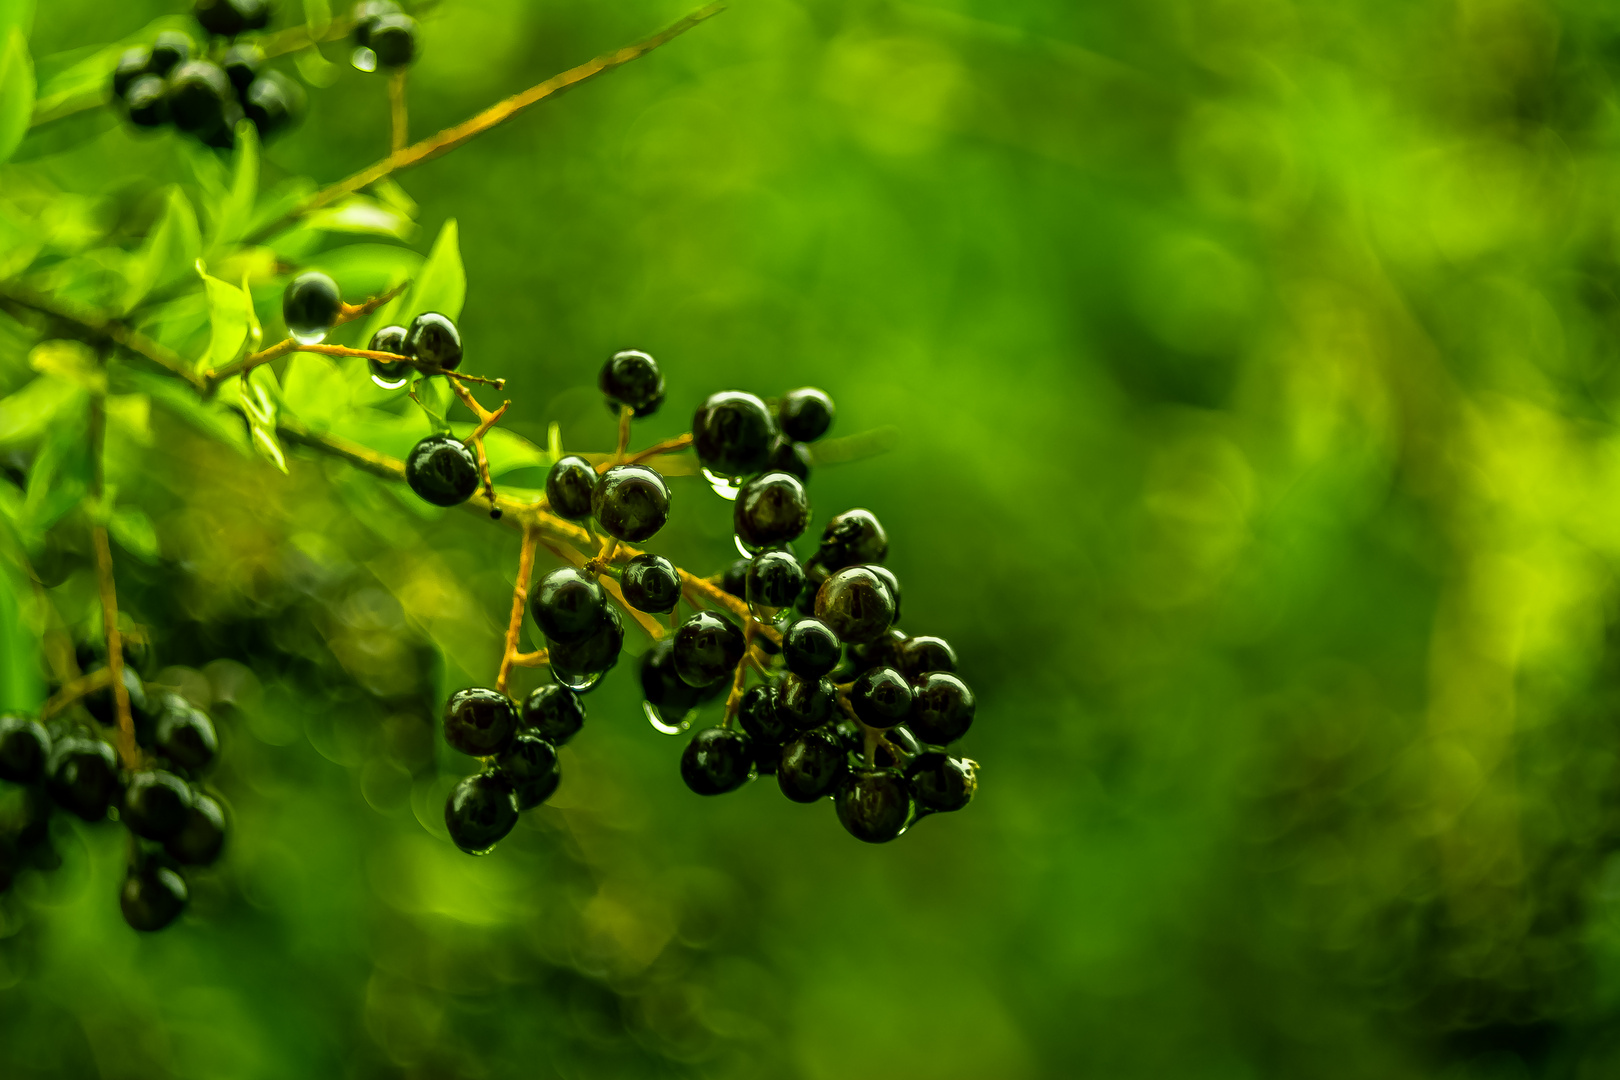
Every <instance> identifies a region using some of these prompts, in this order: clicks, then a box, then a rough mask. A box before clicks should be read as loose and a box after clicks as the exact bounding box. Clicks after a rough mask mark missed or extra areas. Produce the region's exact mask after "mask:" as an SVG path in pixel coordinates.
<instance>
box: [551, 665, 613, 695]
mask: <svg viewBox="0 0 1620 1080" xmlns="http://www.w3.org/2000/svg"><path fill="white" fill-rule="evenodd" d="M605 674H607V673H606V672H603V671H595V672H591V673H590V674H587V675H570V674H567V673H565V672H562V671H558V670H557V669H556V668H552V669H551V678H552V681H553V682H556V683H559V684H561V685H563V686H566V687H568V689H570V690H572V691H573V692H574V693H576V694H583V693H584V692H585V691H587V690H589V689H590V688H591V687H593V686H595V685H596V684H597V683H599V682H601V681H602V676H603V675H605Z"/></svg>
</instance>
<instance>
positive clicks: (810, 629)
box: [782, 619, 842, 679]
mask: <svg viewBox="0 0 1620 1080" xmlns="http://www.w3.org/2000/svg"><path fill="white" fill-rule="evenodd" d="M841 649H842V642H840V641H839V640H838V635H837V634H835V633H833V632H832V628H831V627H830V626H828V625H827V624H826V623H824V622H822V621H821V620H820V619H800V620H798V621H797V622H795V623H794V624H793V625H792V626H790V627H788V630H787V633H785V634H783V635H782V659H783V660H784V661H786V662H787V666H788V670H789V671H791V672H793V673H794V674H796V675H803V676H804V677H805V678H809V679H818V678H820V677H821V676H823V675H825V674H827V673H828V672H830V671H831V670H832V669H833V668H835V667H837V666H838V658H839V656H840V653H841Z"/></svg>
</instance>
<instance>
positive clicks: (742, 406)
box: [692, 390, 776, 477]
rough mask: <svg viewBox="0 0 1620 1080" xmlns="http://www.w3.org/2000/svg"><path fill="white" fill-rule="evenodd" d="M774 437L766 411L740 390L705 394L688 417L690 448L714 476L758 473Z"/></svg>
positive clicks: (768, 453)
mask: <svg viewBox="0 0 1620 1080" xmlns="http://www.w3.org/2000/svg"><path fill="white" fill-rule="evenodd" d="M775 438H776V425H775V423H774V422H773V421H772V420H771V414H770V410H768V409H767V408H766V407H765V403H764V402H763V401H761V400H760V399H759V398H757V397H755V396H754V395H753V394H749V393H744V392H743V391H741V390H726V391H723V392H721V393H718V394H711V395H709V398H708V399H707V400H706V401H704V403H703V404H702V405H701V406H699V407H698V410H697V413H696V414H695V415H694V416H693V417H692V447H693V449H694V450H696V451H697V456H698V461H699V462H700V463H701V464H702V465H703V467H704V468H705V469H708V470H709V471H710V472H712V473H714V474H715V475H716V476H728V477H737V476H749V475H751V474H753V473H757V472H759V471H760V469H761V468H763V467H764V465H765V460H766V459H767V458H768V457H769V456H770V453H771V443H772V442H773V441H774V440H775Z"/></svg>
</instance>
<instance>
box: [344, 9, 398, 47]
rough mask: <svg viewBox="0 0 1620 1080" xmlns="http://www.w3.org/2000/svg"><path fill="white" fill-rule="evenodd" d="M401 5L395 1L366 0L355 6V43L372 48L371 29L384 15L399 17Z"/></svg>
mask: <svg viewBox="0 0 1620 1080" xmlns="http://www.w3.org/2000/svg"><path fill="white" fill-rule="evenodd" d="M398 14H399V5H398V4H396V3H394V2H393V0H364V2H363V3H359V4H356V5H355V6H354V43H355V44H356V45H359V46H362V47H364V48H370V47H371V28H372V26H374V25H375V24H376V22H377V20H378V19H380V18H382V17H383V16H384V15H398Z"/></svg>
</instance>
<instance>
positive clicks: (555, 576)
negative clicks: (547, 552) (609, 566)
mask: <svg viewBox="0 0 1620 1080" xmlns="http://www.w3.org/2000/svg"><path fill="white" fill-rule="evenodd" d="M606 610H607V593H606V592H604V591H603V590H602V586H601V585H600V584H599V583H598V582H597V581H596V580H595V579H593V578H592V577H591V576H590V575H589V574H587V573H585V572H584V571H583V570H577V569H575V568H574V567H572V566H564V567H559V568H558V569H556V570H553V571H551V573H549V574H547V575H546V576H545V577H543V578H541V579H540V584H539V585H538V586H537V587H536V588H535V589H534V590H533V591H532V592H531V593H530V594H529V611H530V613H531V614H532V615H533V616H534V621H535V622H536V623H537V624H539V626H540V630H541V632H542V633H544V634H545V635H546V640H547V641H549V642H551V643H552V644H556V645H568V644H572V643H574V642H577V641H584V640H585V639H586V638H588V637H590V636H591V635H592V634H593V633H595V632H596V630H597V629H598V627H600V626H601V624H602V619H603V613H604V612H605V611H606Z"/></svg>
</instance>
